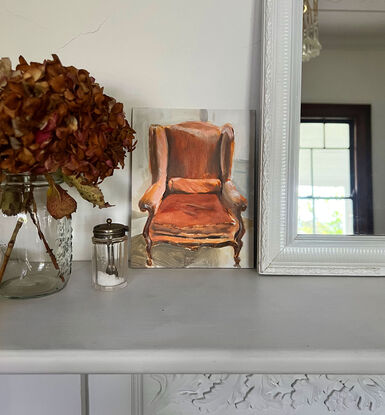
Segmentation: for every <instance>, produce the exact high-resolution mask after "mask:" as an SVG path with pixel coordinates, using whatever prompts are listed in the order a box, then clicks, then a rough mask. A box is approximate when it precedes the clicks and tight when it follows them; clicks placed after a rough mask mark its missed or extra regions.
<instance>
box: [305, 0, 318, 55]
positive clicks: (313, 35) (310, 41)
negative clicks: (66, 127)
mask: <svg viewBox="0 0 385 415" xmlns="http://www.w3.org/2000/svg"><path fill="white" fill-rule="evenodd" d="M321 49H322V46H321V43H320V42H319V40H318V0H304V1H303V42H302V61H303V62H308V61H309V60H310V59H312V58H315V57H317V56H318V55H319V54H320V52H321Z"/></svg>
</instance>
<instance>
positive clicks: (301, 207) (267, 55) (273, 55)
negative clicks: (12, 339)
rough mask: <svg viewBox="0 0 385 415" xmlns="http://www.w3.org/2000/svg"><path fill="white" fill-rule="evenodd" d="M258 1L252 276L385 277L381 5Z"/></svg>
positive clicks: (384, 28)
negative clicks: (309, 12) (259, 74)
mask: <svg viewBox="0 0 385 415" xmlns="http://www.w3.org/2000/svg"><path fill="white" fill-rule="evenodd" d="M304 2H305V3H304ZM263 3H264V20H263V50H262V59H263V87H262V101H261V108H262V114H261V120H260V121H261V122H260V126H261V134H260V137H261V139H260V148H259V165H258V168H259V172H260V176H259V181H258V183H259V188H258V194H259V199H258V213H259V215H258V228H257V229H258V259H257V263H258V270H259V272H260V273H262V274H272V275H357V276H364V275H368V276H371V275H381V276H382V275H385V236H384V235H385V162H384V160H385V82H384V77H385V76H384V73H385V0H318V2H317V1H316V0H300V1H298V0H263ZM315 3H318V7H319V13H318V24H319V26H318V25H317V26H314V25H313V26H312V25H311V24H312V23H313V22H315V21H316V20H314V16H310V18H309V19H308V21H306V24H307V23H310V27H309V25H308V26H306V25H305V26H304V29H305V30H307V38H308V41H307V42H305V43H304V46H305V52H306V53H309V56H308V58H310V59H308V61H307V62H305V63H302V54H303V22H304V20H305V19H304V5H305V6H307V7H311V5H312V4H315ZM305 8H306V7H305ZM318 40H319V43H320V44H321V45H322V48H321V49H320V48H319V46H318V43H317V41H318ZM319 49H320V50H319ZM318 52H319V53H318ZM317 55H318V56H317ZM302 72H303V76H302Z"/></svg>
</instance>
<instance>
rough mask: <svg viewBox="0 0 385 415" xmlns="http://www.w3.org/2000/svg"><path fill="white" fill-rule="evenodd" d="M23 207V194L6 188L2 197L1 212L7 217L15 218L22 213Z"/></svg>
mask: <svg viewBox="0 0 385 415" xmlns="http://www.w3.org/2000/svg"><path fill="white" fill-rule="evenodd" d="M22 206H23V200H22V194H21V193H20V192H19V191H18V190H15V189H12V188H10V187H8V186H6V187H5V188H4V190H3V192H2V195H1V204H0V207H1V211H2V212H3V213H4V215H6V216H15V215H17V214H18V213H20V212H21V209H22Z"/></svg>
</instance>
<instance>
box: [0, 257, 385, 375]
mask: <svg viewBox="0 0 385 415" xmlns="http://www.w3.org/2000/svg"><path fill="white" fill-rule="evenodd" d="M130 271H131V272H132V273H133V274H134V275H135V278H134V280H133V281H132V282H131V283H130V284H129V285H128V287H127V288H125V289H122V290H120V291H117V292H112V293H107V292H98V291H95V290H93V289H92V288H91V277H90V264H89V263H87V262H82V263H75V264H74V271H73V275H72V277H71V280H70V282H69V284H68V286H67V287H66V288H65V289H64V290H63V291H62V292H60V293H58V294H56V295H53V296H49V297H45V298H40V299H33V300H24V301H17V300H4V299H2V300H0V372H3V373H7V372H8V373H11V372H13V373H18V372H25V373H27V372H31V373H32V372H35V373H36V372H42V373H80V372H88V373H122V372H125V373H133V372H143V373H144V372H147V373H151V372H152V373H160V372H161V373H166V372H169V373H210V372H212V373H214V372H222V373H223V372H239V373H357V374H358V373H373V374H374V373H382V374H383V373H385V278H368V277H366V278H357V277H356V278H347V277H346V278H345V277H271V276H269V277H258V276H257V274H256V272H255V270H211V271H210V270H197V269H188V270H130Z"/></svg>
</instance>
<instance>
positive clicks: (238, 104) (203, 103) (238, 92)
mask: <svg viewBox="0 0 385 415" xmlns="http://www.w3.org/2000/svg"><path fill="white" fill-rule="evenodd" d="M1 4H2V7H1V9H0V16H1V24H0V39H2V45H1V46H2V47H1V54H2V55H3V56H9V57H11V59H12V61H13V62H16V60H17V58H18V56H19V55H20V54H22V55H23V56H24V57H25V58H26V59H27V60H35V61H41V60H42V59H44V58H48V57H50V54H51V53H57V54H58V55H59V57H60V59H61V60H62V62H63V64H65V65H74V66H76V67H79V68H85V69H87V70H88V71H90V73H91V74H92V75H93V76H94V77H95V79H96V80H97V81H98V82H99V83H100V84H101V85H103V86H105V91H106V93H107V94H110V95H112V96H114V97H115V98H117V99H118V100H119V101H121V102H123V103H124V105H125V111H126V114H128V115H130V109H131V107H135V106H136V107H160V108H162V107H164V108H168V107H169V108H212V109H256V108H257V104H258V102H259V92H258V91H259V85H260V84H259V77H260V61H259V58H260V57H259V50H260V49H259V48H260V6H261V0H241V1H240V0H162V1H159V0H158V1H157V0H109V1H102V0H66V1H59V0H40V1H39V2H33V1H29V0H2V1H1ZM138 139H143V137H138ZM134 157H135V154H134ZM128 177H129V169H128V168H126V169H125V170H124V171H120V172H116V173H115V175H114V177H113V178H110V179H107V180H106V181H105V183H104V184H103V186H102V187H103V190H104V192H105V196H106V199H107V200H108V201H109V202H110V203H111V204H115V205H116V206H117V207H115V208H111V209H107V210H101V211H99V210H98V209H92V208H91V207H90V206H89V205H87V204H86V202H83V201H80V203H78V213H76V214H75V215H74V216H73V219H74V220H73V226H74V258H75V259H88V258H89V256H90V236H91V231H92V227H93V225H95V224H97V223H99V222H103V221H105V219H106V218H107V217H109V216H111V217H112V218H113V220H115V221H121V222H124V223H127V222H128V215H129V204H128V195H129V179H128Z"/></svg>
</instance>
